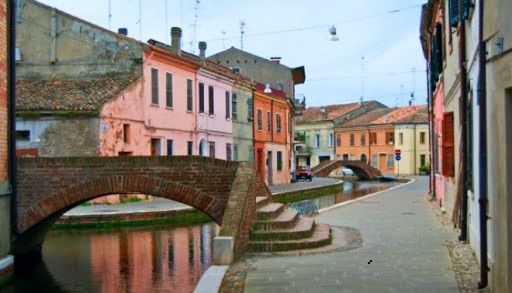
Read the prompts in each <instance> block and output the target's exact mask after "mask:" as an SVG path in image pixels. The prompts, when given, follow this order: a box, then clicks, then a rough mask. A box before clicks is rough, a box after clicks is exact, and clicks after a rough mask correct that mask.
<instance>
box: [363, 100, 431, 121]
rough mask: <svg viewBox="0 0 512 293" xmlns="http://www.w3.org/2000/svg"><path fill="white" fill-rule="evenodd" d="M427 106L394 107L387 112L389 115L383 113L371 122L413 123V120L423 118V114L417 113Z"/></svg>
mask: <svg viewBox="0 0 512 293" xmlns="http://www.w3.org/2000/svg"><path fill="white" fill-rule="evenodd" d="M426 108H427V106H426V105H418V106H408V107H398V108H393V109H392V111H391V112H390V113H387V115H383V116H381V117H380V118H378V119H376V120H374V121H372V122H371V124H390V123H391V124H395V123H411V122H412V121H415V120H417V119H419V118H421V115H416V114H417V112H418V111H420V110H426ZM416 116H417V117H416ZM426 118H427V120H426V121H425V123H426V122H428V117H426ZM418 122H421V121H418Z"/></svg>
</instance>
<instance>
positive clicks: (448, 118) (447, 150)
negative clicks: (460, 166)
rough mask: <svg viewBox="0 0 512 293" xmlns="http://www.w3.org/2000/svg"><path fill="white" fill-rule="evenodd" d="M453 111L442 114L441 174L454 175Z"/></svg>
mask: <svg viewBox="0 0 512 293" xmlns="http://www.w3.org/2000/svg"><path fill="white" fill-rule="evenodd" d="M454 145H455V144H454V121H453V112H448V113H444V114H443V175H444V176H447V177H454V176H455V150H454Z"/></svg>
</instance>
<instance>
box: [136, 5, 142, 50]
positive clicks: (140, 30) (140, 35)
mask: <svg viewBox="0 0 512 293" xmlns="http://www.w3.org/2000/svg"><path fill="white" fill-rule="evenodd" d="M137 23H138V24H139V40H140V41H142V0H139V20H138V21H137Z"/></svg>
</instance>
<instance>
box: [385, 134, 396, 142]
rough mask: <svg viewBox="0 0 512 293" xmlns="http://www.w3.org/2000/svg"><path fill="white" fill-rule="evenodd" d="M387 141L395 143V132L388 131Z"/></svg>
mask: <svg viewBox="0 0 512 293" xmlns="http://www.w3.org/2000/svg"><path fill="white" fill-rule="evenodd" d="M386 143H387V144H394V143H395V134H394V133H393V132H386Z"/></svg>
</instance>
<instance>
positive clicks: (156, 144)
mask: <svg viewBox="0 0 512 293" xmlns="http://www.w3.org/2000/svg"><path fill="white" fill-rule="evenodd" d="M151 155H152V156H160V139H159V138H152V139H151Z"/></svg>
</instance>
